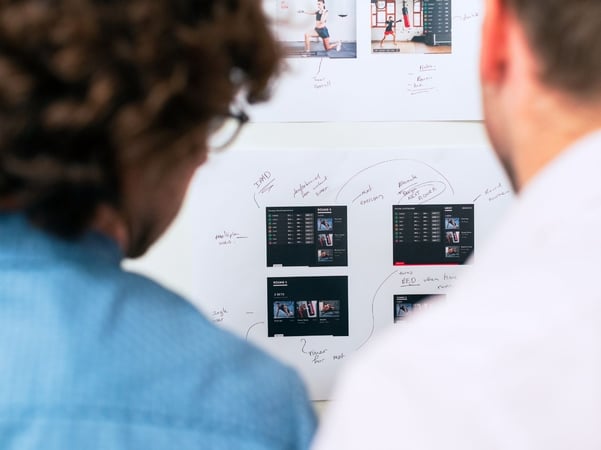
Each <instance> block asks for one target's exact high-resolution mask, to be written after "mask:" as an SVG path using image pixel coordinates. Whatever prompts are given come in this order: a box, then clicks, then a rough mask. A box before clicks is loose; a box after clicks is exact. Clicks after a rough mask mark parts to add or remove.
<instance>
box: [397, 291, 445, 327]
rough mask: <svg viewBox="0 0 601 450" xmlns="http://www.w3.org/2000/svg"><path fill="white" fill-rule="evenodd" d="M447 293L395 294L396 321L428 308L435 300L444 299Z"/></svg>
mask: <svg viewBox="0 0 601 450" xmlns="http://www.w3.org/2000/svg"><path fill="white" fill-rule="evenodd" d="M444 298H446V295H444V294H438V295H430V294H409V295H401V294H397V295H395V296H394V323H397V322H400V321H402V320H403V319H406V318H407V316H408V315H409V314H412V313H414V312H417V311H424V310H426V309H428V307H429V306H430V303H431V302H432V301H434V300H439V299H444Z"/></svg>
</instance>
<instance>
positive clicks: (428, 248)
mask: <svg viewBox="0 0 601 450" xmlns="http://www.w3.org/2000/svg"><path fill="white" fill-rule="evenodd" d="M466 20H467V19H466ZM316 154H317V153H316V152H315V151H314V149H308V150H294V149H288V150H287V151H285V152H277V151H268V150H254V149H248V150H244V151H242V152H232V153H231V154H227V153H226V154H224V155H222V156H220V158H223V161H222V162H223V163H222V164H219V165H216V166H215V167H213V169H214V171H213V172H211V174H210V175H207V176H199V177H198V178H195V179H194V182H193V184H192V187H191V190H190V194H189V195H190V197H191V202H190V204H192V205H194V208H196V213H195V214H194V217H198V218H199V220H198V223H195V224H194V227H193V228H194V230H195V231H194V233H195V235H194V241H193V242H192V243H191V245H194V246H195V247H194V248H195V249H196V252H197V253H198V258H197V261H195V262H194V264H195V270H196V271H197V273H198V274H202V281H201V280H200V278H201V277H200V276H199V281H198V294H197V295H195V296H194V302H195V303H197V305H198V307H199V308H200V309H202V310H203V311H206V313H207V314H208V316H209V317H210V319H211V320H212V321H213V322H214V323H215V324H217V325H218V326H220V327H225V328H227V329H229V330H231V331H233V332H235V333H237V334H239V335H240V336H241V337H242V338H244V339H248V340H250V341H252V342H254V343H256V344H257V345H259V346H261V347H263V348H264V349H265V350H266V351H268V352H270V353H272V354H273V355H275V356H276V357H278V358H281V359H282V360H284V361H286V362H287V363H289V364H291V365H293V366H294V367H295V368H297V369H298V371H299V373H301V374H302V376H303V377H304V378H305V380H306V382H307V385H308V386H309V389H310V392H311V395H312V397H313V398H314V399H326V398H328V397H329V394H330V388H331V386H332V383H333V380H334V377H335V375H336V373H337V371H338V369H339V368H340V367H341V365H342V364H344V361H345V359H346V358H347V357H348V356H350V355H352V354H353V353H354V352H356V351H357V350H358V349H360V348H361V347H362V346H363V345H365V344H366V343H368V342H369V341H370V340H371V339H372V338H373V337H374V336H375V335H377V334H378V333H379V332H381V330H383V329H385V328H387V327H403V326H406V324H407V320H406V319H407V317H411V316H412V315H415V314H423V313H426V312H427V310H428V309H429V308H431V307H432V305H433V304H434V303H435V302H452V301H453V298H452V290H453V287H454V286H455V285H456V284H457V282H458V281H459V280H460V279H461V278H462V276H463V275H464V274H465V273H466V272H468V271H470V268H471V267H473V266H474V265H475V264H477V263H478V252H479V250H480V249H481V247H482V244H483V242H484V241H485V240H486V238H487V236H488V235H489V234H490V233H491V231H492V230H493V229H494V227H495V225H496V223H497V222H498V221H499V219H500V217H501V215H502V214H503V213H504V211H505V209H506V208H507V207H508V206H509V205H510V204H511V202H512V200H513V193H512V191H511V189H510V188H509V186H510V184H509V182H508V180H507V179H506V177H505V175H504V173H503V171H502V169H501V168H500V166H499V165H498V162H497V160H496V159H495V157H494V156H493V153H492V152H491V151H490V150H489V149H486V148H482V149H473V148H470V149H461V148H447V149H438V148H420V149H415V150H411V149H402V150H397V149H372V148H367V149H362V150H356V149H353V150H335V149H328V150H327V151H322V152H319V158H316V157H315V155H316ZM216 193H217V194H216Z"/></svg>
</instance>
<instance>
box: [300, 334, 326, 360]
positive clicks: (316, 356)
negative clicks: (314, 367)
mask: <svg viewBox="0 0 601 450" xmlns="http://www.w3.org/2000/svg"><path fill="white" fill-rule="evenodd" d="M301 342H302V344H303V345H302V347H301V352H302V353H303V354H304V355H307V356H308V357H309V358H311V362H312V363H313V364H321V363H323V362H324V361H325V360H326V359H325V354H326V353H327V352H328V349H327V348H323V349H320V350H308V349H307V340H306V339H305V338H303V339H301Z"/></svg>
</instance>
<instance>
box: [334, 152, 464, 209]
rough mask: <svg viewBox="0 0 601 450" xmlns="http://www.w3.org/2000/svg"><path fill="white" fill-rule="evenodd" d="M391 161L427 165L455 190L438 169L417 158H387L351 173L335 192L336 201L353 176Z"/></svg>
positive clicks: (452, 191)
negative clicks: (353, 173)
mask: <svg viewBox="0 0 601 450" xmlns="http://www.w3.org/2000/svg"><path fill="white" fill-rule="evenodd" d="M393 161H413V162H417V163H420V164H423V165H424V166H427V167H429V168H430V169H432V170H433V171H434V172H436V173H437V174H438V175H440V176H441V177H442V178H444V179H445V181H446V182H447V184H448V185H449V187H450V188H451V193H453V194H455V190H454V189H453V186H452V185H451V182H450V181H449V180H448V179H447V177H445V176H444V175H443V174H442V173H441V172H440V171H438V170H437V169H435V168H434V167H432V166H431V165H430V164H428V163H425V162H423V161H420V160H418V159H411V158H395V159H387V160H386V161H380V162H379V163H376V164H373V165H371V166H369V167H366V168H365V169H361V170H360V171H359V172H357V173H356V174H355V175H353V176H352V177H350V178H349V179H348V180H347V182H346V183H344V184H343V185H342V187H341V188H340V189H338V192H337V193H336V200H335V201H336V202H337V201H338V197H339V196H340V193H341V192H342V191H343V190H344V188H345V187H346V185H347V184H349V183H350V182H351V181H353V179H354V178H356V177H358V176H359V175H361V174H362V173H363V172H366V171H368V170H370V169H373V168H374V167H376V166H379V165H381V164H387V163H390V162H393Z"/></svg>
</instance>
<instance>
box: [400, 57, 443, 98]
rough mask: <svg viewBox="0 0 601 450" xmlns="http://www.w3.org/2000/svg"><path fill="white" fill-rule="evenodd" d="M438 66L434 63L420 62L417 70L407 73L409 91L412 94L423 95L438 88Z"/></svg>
mask: <svg viewBox="0 0 601 450" xmlns="http://www.w3.org/2000/svg"><path fill="white" fill-rule="evenodd" d="M437 72H438V68H437V67H436V65H434V64H420V65H419V66H418V67H417V68H416V70H414V71H412V72H409V73H407V82H406V86H407V92H408V93H409V94H410V95H423V94H430V93H432V92H435V91H436V90H437V89H438V80H437Z"/></svg>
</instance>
